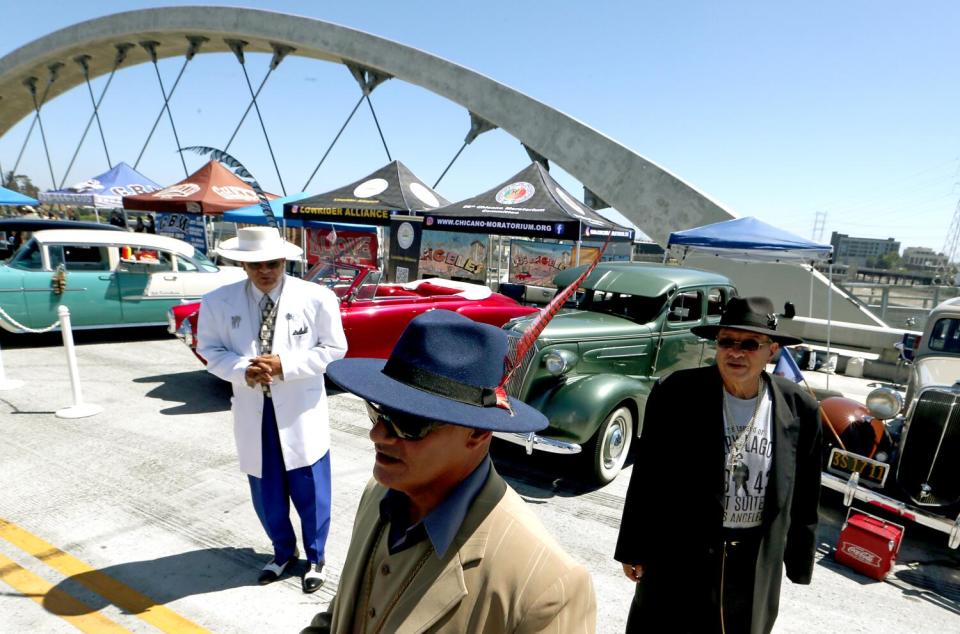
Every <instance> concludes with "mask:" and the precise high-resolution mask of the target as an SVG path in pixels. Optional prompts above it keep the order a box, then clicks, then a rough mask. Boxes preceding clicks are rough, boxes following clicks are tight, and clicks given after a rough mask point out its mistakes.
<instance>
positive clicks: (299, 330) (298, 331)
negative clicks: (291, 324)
mask: <svg viewBox="0 0 960 634" xmlns="http://www.w3.org/2000/svg"><path fill="white" fill-rule="evenodd" d="M307 332H309V330H308V328H307V325H306V324H304V325H303V326H300V327H299V328H297V329H296V330H294V331H293V333H291V334H293V336H294V337H297V336H299V335H305V334H307Z"/></svg>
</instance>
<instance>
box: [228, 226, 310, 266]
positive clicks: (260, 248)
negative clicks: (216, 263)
mask: <svg viewBox="0 0 960 634" xmlns="http://www.w3.org/2000/svg"><path fill="white" fill-rule="evenodd" d="M302 253H303V249H301V248H300V247H298V246H297V245H295V244H293V243H291V242H287V241H286V240H284V239H283V238H281V237H280V232H279V231H277V230H276V229H273V228H271V227H244V228H242V229H238V230H237V237H236V238H230V239H229V240H224V241H223V242H221V243H220V246H219V247H218V248H217V254H218V255H220V257H224V258H227V259H228V260H233V261H234V262H269V261H270V260H279V259H281V258H282V259H284V260H296V259H298V258H299V257H300V255H301V254H302Z"/></svg>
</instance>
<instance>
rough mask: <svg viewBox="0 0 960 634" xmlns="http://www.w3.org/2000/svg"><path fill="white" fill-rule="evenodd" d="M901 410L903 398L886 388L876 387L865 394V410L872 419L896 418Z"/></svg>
mask: <svg viewBox="0 0 960 634" xmlns="http://www.w3.org/2000/svg"><path fill="white" fill-rule="evenodd" d="M902 408H903V397H902V396H900V393H899V392H897V391H895V390H891V389H890V388H888V387H878V388H877V389H875V390H874V391H872V392H870V393H869V394H867V409H868V410H870V413H871V414H872V415H873V416H874V418H879V419H881V420H886V419H888V418H893V417H894V416H896V415H897V414H898V413H899V412H900V410H901V409H902Z"/></svg>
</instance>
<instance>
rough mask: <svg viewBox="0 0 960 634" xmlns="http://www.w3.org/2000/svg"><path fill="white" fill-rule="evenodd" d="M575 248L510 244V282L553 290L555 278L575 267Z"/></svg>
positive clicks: (559, 245) (543, 243)
mask: <svg viewBox="0 0 960 634" xmlns="http://www.w3.org/2000/svg"><path fill="white" fill-rule="evenodd" d="M574 248H575V247H574V246H573V245H571V244H553V243H545V242H527V241H525V240H511V242H510V276H509V280H510V282H513V283H515V284H528V285H530V286H546V287H549V288H553V287H554V286H555V285H554V283H553V278H554V276H555V275H556V274H557V273H559V272H560V271H563V270H564V269H568V268H570V267H571V266H575V264H574V263H573V258H574Z"/></svg>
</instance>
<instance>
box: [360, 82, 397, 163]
mask: <svg viewBox="0 0 960 634" xmlns="http://www.w3.org/2000/svg"><path fill="white" fill-rule="evenodd" d="M364 98H365V99H366V100H367V105H368V106H370V114H372V115H373V122H374V123H375V124H377V132H379V133H380V142H381V143H383V149H384V150H386V152H387V160H388V161H392V160H393V158H392V157H391V156H390V148H388V147H387V140H386V139H385V138H383V130H381V129H380V120H379V119H377V113H376V111H374V109H373V102H372V101H370V93H367V94H365V95H364Z"/></svg>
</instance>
